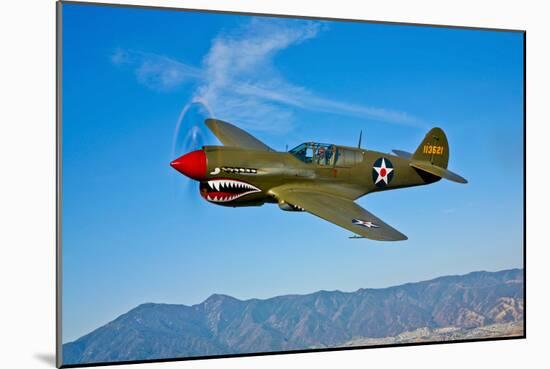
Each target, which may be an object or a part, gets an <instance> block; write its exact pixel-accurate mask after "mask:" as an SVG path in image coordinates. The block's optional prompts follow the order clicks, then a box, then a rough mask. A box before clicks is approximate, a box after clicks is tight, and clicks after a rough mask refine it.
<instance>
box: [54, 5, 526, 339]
mask: <svg viewBox="0 0 550 369" xmlns="http://www.w3.org/2000/svg"><path fill="white" fill-rule="evenodd" d="M522 55H523V36H522V34H520V33H513V32H495V31H475V30H464V29H445V28H430V27H411V26H400V25H381V24H369V23H343V22H328V21H304V20H296V19H292V20H289V19H281V18H266V17H249V16H241V15H227V14H207V13H200V12H195V13H193V12H175V11H161V10H145V9H132V8H112V7H97V6H90V5H75V4H65V5H63V111H62V113H63V183H62V185H63V209H62V210H63V219H62V227H63V234H62V241H63V330H64V331H63V341H64V342H67V341H71V340H74V339H76V338H78V337H80V336H81V335H83V334H85V333H88V332H89V331H91V330H93V329H95V328H97V327H98V326H100V325H102V324H105V323H107V322H108V321H110V320H112V319H114V318H115V317H116V316H118V315H120V314H122V313H124V312H126V311H128V310H129V309H131V308H132V307H135V306H136V305H138V304H141V303H144V302H166V303H183V304H195V303H200V302H201V301H203V300H204V299H205V298H207V297H208V296H209V295H211V294H212V293H224V294H228V295H232V296H235V297H237V298H241V299H246V298H252V297H256V298H266V297H271V296H275V295H281V294H289V293H310V292H314V291H317V290H321V289H325V290H335V289H338V290H343V291H353V290H356V289H358V288H362V287H385V286H389V285H394V284H399V283H404V282H412V281H418V280H424V279H428V278H432V277H436V276H440V275H446V274H462V273H467V272H470V271H474V270H500V269H506V268H515V267H521V266H522V264H523V255H522V248H523V244H522V234H523V218H522V217H523V203H522V196H523V195H522V194H523V187H522V186H523V184H522V183H523V182H522V181H523V177H522V173H523V156H522V155H523V154H522V153H523V129H522V119H523V57H522ZM182 112H183V113H185V114H182ZM211 115H212V116H215V117H216V118H220V119H224V120H227V121H230V122H232V123H234V124H236V125H237V126H239V127H241V128H244V129H246V130H248V131H249V132H250V133H252V134H254V135H255V136H257V137H258V138H259V139H261V140H262V141H264V142H266V143H267V144H268V145H270V146H272V147H274V148H277V149H280V150H283V149H284V148H285V145H288V146H289V147H294V146H296V145H298V144H299V143H301V142H303V141H309V140H313V141H321V142H332V143H336V144H344V145H355V144H356V142H357V138H358V134H359V131H360V130H363V146H364V147H367V148H369V149H372V150H378V151H382V152H389V151H391V150H392V149H402V150H407V151H414V149H415V148H416V147H417V145H418V144H419V143H420V141H421V140H422V138H423V136H424V134H425V133H426V132H427V131H428V130H429V129H430V128H431V127H433V126H439V127H442V128H443V129H444V130H445V132H446V133H447V136H448V139H449V144H450V155H451V156H450V162H449V168H450V169H451V170H453V171H455V172H457V173H459V174H461V175H463V176H464V177H466V178H467V179H468V180H469V181H470V183H468V184H467V185H458V184H456V183H452V182H449V181H441V182H439V183H437V184H434V185H431V186H424V187H418V188H411V189H404V190H400V191H389V192H385V193H378V194H373V195H370V196H366V197H364V198H362V199H360V200H359V201H358V202H359V203H360V204H361V205H362V206H364V207H365V208H367V209H368V210H369V211H372V212H373V213H374V214H376V215H377V216H379V217H380V218H382V219H383V220H384V221H386V222H388V223H389V224H391V225H392V226H394V227H395V228H397V229H398V230H400V231H401V232H403V233H404V234H406V235H407V236H408V237H409V240H408V241H405V242H397V243H380V242H370V241H365V240H349V239H348V238H347V237H348V236H349V235H350V233H349V232H348V231H346V230H343V229H340V228H338V227H336V226H333V225H331V224H328V223H326V222H324V221H322V220H321V219H319V218H316V217H314V216H311V215H309V214H304V213H288V212H282V211H280V210H279V209H278V208H277V207H276V206H272V205H271V206H270V205H266V206H263V207H259V208H236V209H233V208H225V207H220V206H215V205H212V204H208V203H206V202H205V201H204V200H202V199H200V196H199V194H198V189H197V187H196V186H195V185H194V184H193V183H190V182H189V181H188V180H187V179H185V178H184V177H183V176H181V175H180V174H178V173H177V172H176V171H174V170H173V169H172V168H171V167H170V166H169V162H170V161H171V160H172V159H174V158H175V156H179V155H181V154H183V153H184V152H186V151H188V150H191V149H193V148H195V147H197V146H199V145H201V144H203V143H204V144H216V143H217V141H216V139H215V138H214V137H213V136H212V135H211V134H210V133H209V132H207V130H206V129H205V128H204V127H203V126H202V125H201V120H202V119H204V118H205V117H207V116H211Z"/></svg>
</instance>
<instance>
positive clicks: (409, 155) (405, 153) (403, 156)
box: [392, 150, 413, 159]
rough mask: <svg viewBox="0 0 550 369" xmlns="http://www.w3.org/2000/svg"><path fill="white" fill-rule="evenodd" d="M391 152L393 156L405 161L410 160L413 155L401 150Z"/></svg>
mask: <svg viewBox="0 0 550 369" xmlns="http://www.w3.org/2000/svg"><path fill="white" fill-rule="evenodd" d="M392 151H393V153H394V154H395V155H397V156H399V157H401V158H405V159H410V158H412V156H413V154H412V153H410V152H408V151H403V150H392Z"/></svg>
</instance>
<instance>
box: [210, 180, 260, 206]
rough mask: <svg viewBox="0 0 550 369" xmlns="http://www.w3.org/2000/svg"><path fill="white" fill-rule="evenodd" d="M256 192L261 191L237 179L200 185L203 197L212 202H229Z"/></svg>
mask: <svg viewBox="0 0 550 369" xmlns="http://www.w3.org/2000/svg"><path fill="white" fill-rule="evenodd" d="M256 192H261V190H260V189H259V188H258V187H256V186H253V185H251V184H250V183H246V182H243V181H239V180H236V179H211V180H209V181H206V182H201V184H200V193H201V196H202V197H203V198H205V199H206V200H208V201H212V202H229V201H233V200H236V199H238V198H240V197H243V196H245V195H249V194H251V193H256Z"/></svg>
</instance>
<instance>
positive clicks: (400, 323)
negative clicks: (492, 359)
mask: <svg viewBox="0 0 550 369" xmlns="http://www.w3.org/2000/svg"><path fill="white" fill-rule="evenodd" d="M523 289H524V279H523V270H522V269H511V270H504V271H499V272H472V273H469V274H466V275H462V276H445V277H439V278H436V279H432V280H429V281H423V282H416V283H407V284H403V285H400V286H395V287H388V288H379V289H371V288H366V289H359V290H357V291H355V292H341V291H318V292H315V293H311V294H308V295H285V296H277V297H273V298H269V299H264V300H260V299H249V300H239V299H236V298H233V297H231V296H226V295H221V294H214V295H212V296H210V297H209V298H208V299H206V300H205V301H203V302H202V303H200V304H196V305H192V306H186V305H175V304H156V303H146V304H142V305H139V306H137V307H136V308H134V309H132V310H130V311H128V312H127V313H125V314H123V315H121V316H119V317H118V318H116V319H115V320H113V321H112V322H110V323H108V324H106V325H104V326H102V327H100V328H98V329H96V330H94V331H93V332H91V333H89V334H87V335H85V336H83V337H81V338H79V339H77V340H76V341H74V342H70V343H66V344H64V345H63V364H64V365H69V364H83V363H94V362H95V363H98V362H110V361H132V360H151V359H162V358H177V357H191V356H211V355H227V354H238V353H255V352H271V351H285V350H303V349H308V348H315V347H336V346H346V345H350V342H363V344H364V342H369V341H368V340H369V339H374V340H378V341H379V339H382V338H384V337H391V336H396V335H399V334H401V333H403V332H412V331H415V330H419V329H426V330H427V331H426V332H432V331H433V332H440V331H441V330H440V328H446V327H454V328H456V329H459V330H460V331H464V330H469V329H477V328H479V327H484V326H489V325H498V324H509V323H516V322H523V316H524V300H523ZM518 324H519V323H518ZM516 326H517V324H516ZM520 326H522V323H521V324H520ZM516 328H517V327H516ZM438 329H439V330H438ZM478 331H479V330H478ZM486 331H487V332H499V330H495V329H488V330H486ZM516 331H517V329H516ZM521 331H522V330H521ZM481 332H485V331H483V330H482V331H481ZM438 334H440V333H438ZM476 334H477V333H476ZM478 335H479V334H478ZM434 337H436V336H434ZM437 337H439V336H437ZM487 337H491V335H490V334H488V336H487ZM434 339H436V338H434ZM424 340H429V337H427V338H426V337H425V339H424ZM378 341H377V342H378Z"/></svg>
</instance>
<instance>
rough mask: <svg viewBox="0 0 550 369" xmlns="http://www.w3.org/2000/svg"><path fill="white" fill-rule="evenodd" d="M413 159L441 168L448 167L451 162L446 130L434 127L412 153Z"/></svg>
mask: <svg viewBox="0 0 550 369" xmlns="http://www.w3.org/2000/svg"><path fill="white" fill-rule="evenodd" d="M411 160H415V161H423V162H428V163H430V164H432V165H435V166H438V167H440V168H443V169H447V164H448V163H449V142H448V141H447V136H446V135H445V132H443V130H442V129H441V128H437V127H436V128H432V129H431V130H430V132H428V133H427V134H426V137H424V140H422V143H421V144H420V146H418V148H417V149H416V151H415V152H414V154H413V155H412V157H411Z"/></svg>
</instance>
